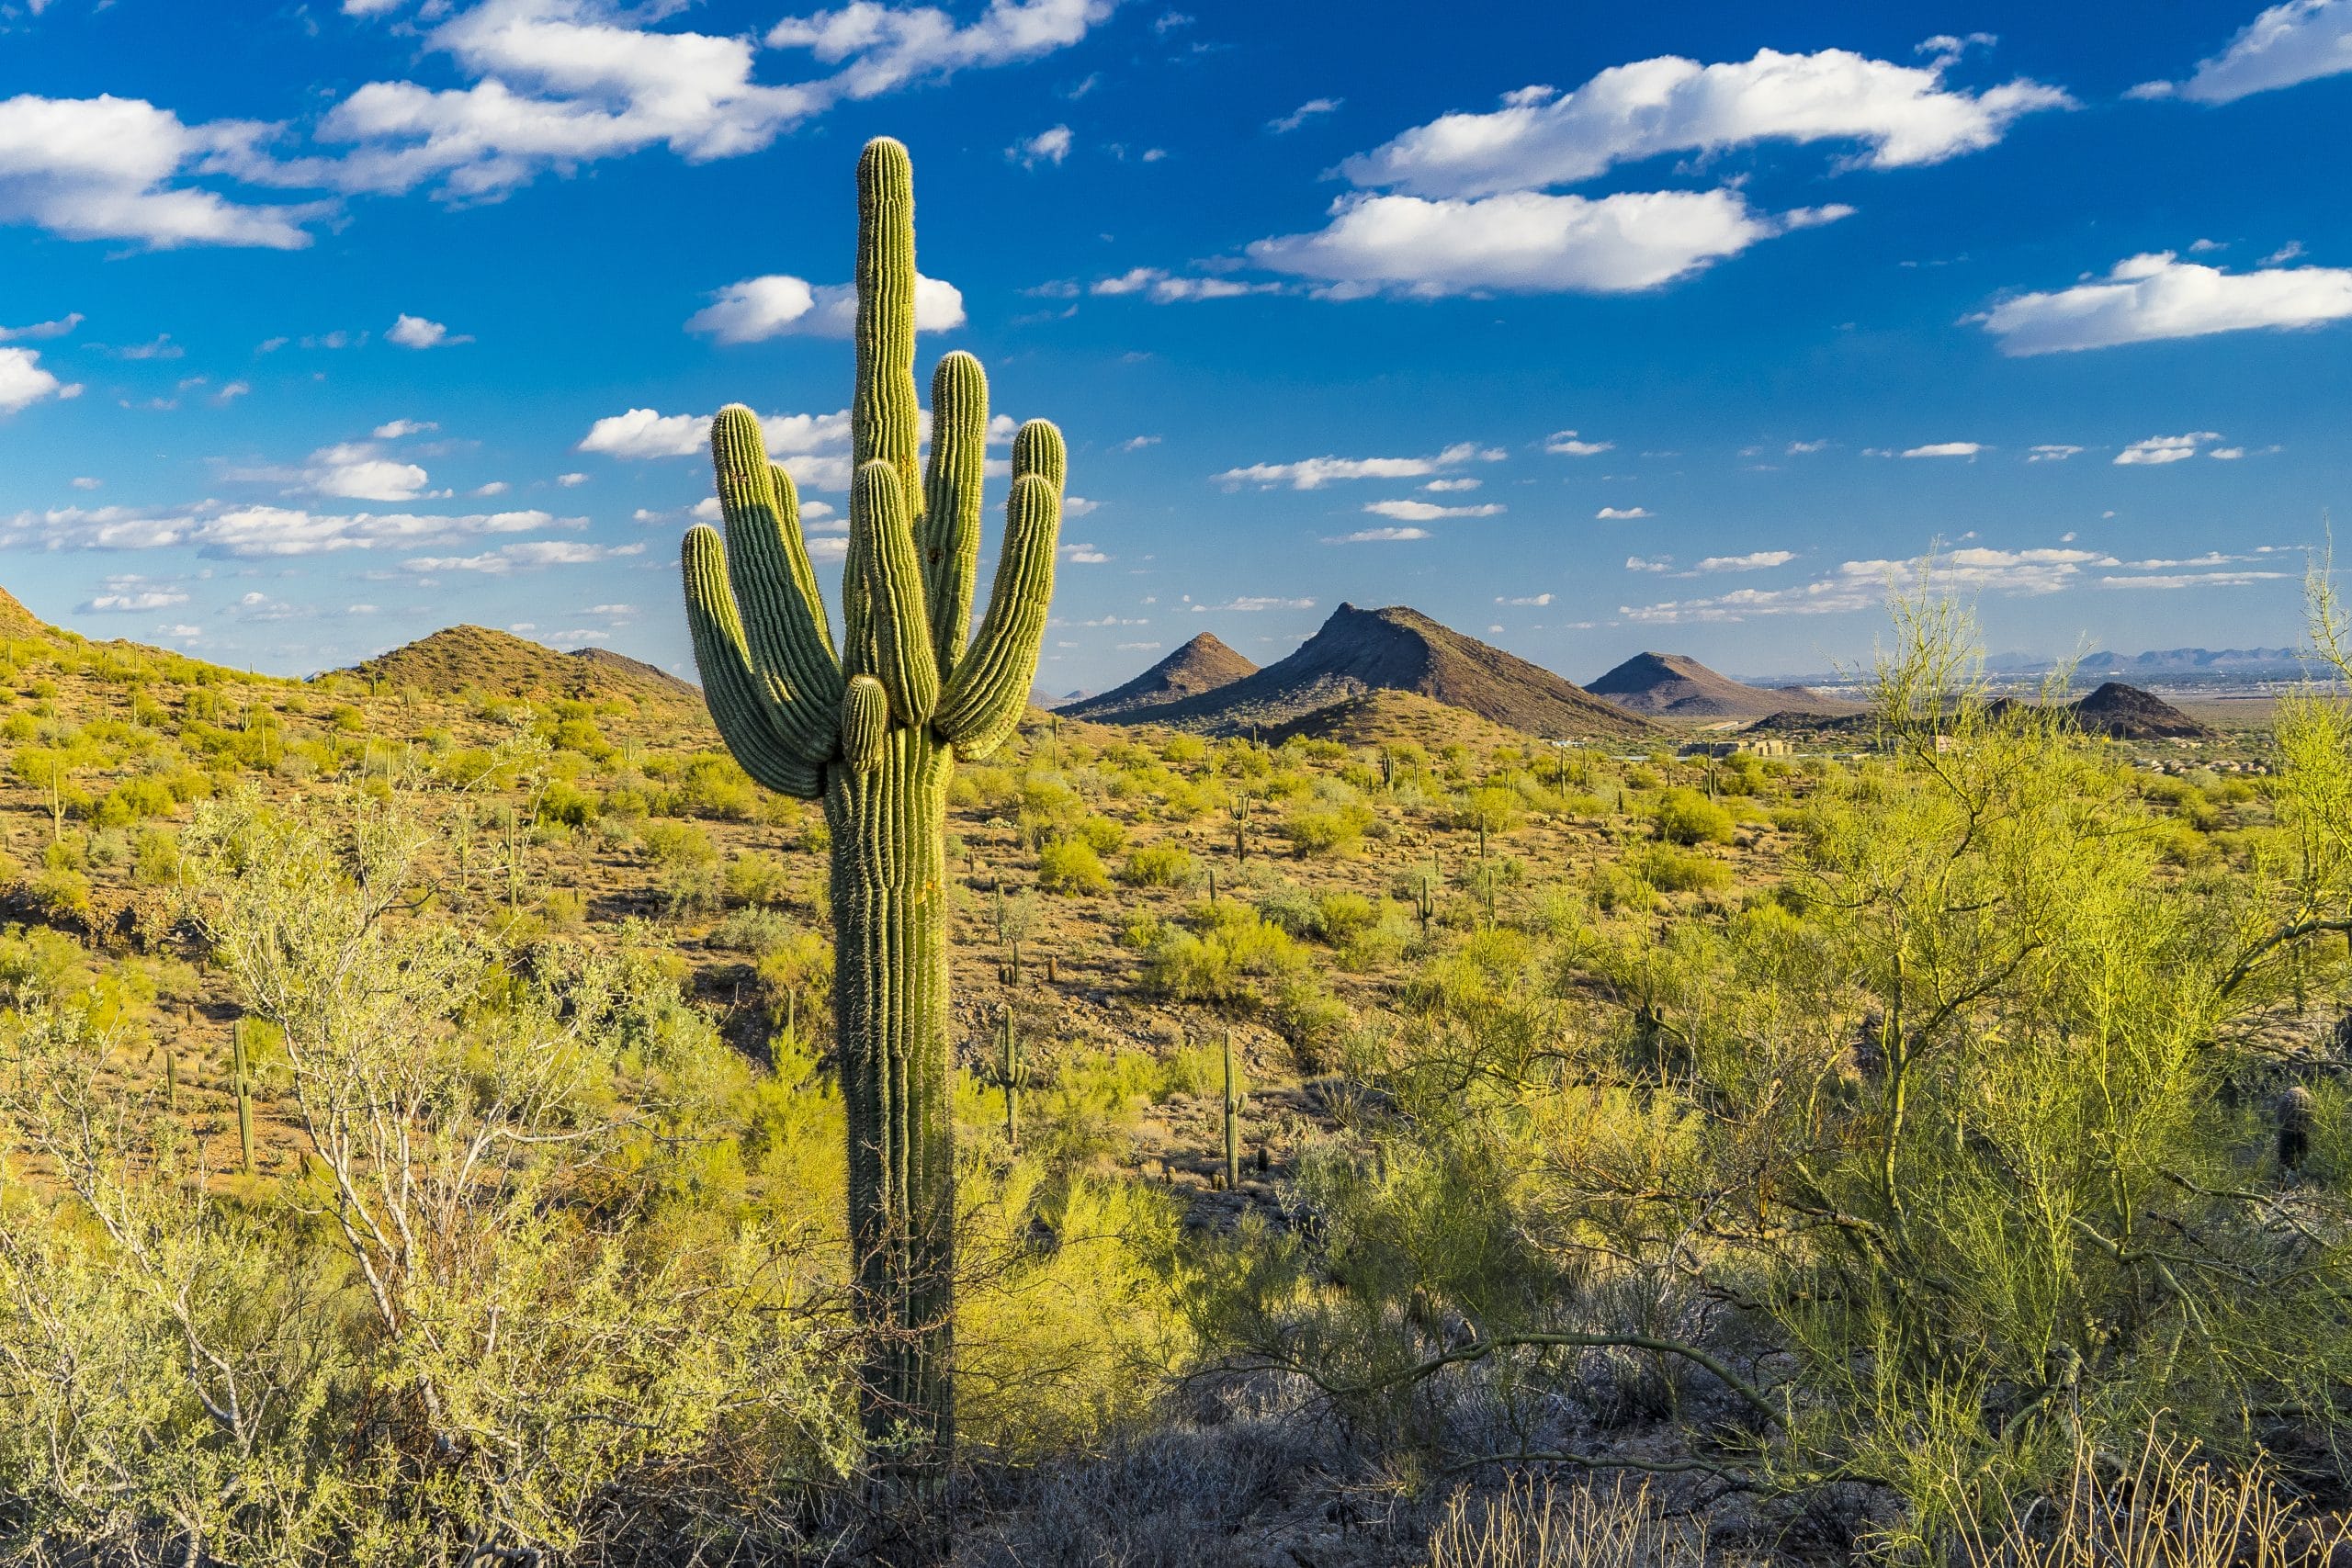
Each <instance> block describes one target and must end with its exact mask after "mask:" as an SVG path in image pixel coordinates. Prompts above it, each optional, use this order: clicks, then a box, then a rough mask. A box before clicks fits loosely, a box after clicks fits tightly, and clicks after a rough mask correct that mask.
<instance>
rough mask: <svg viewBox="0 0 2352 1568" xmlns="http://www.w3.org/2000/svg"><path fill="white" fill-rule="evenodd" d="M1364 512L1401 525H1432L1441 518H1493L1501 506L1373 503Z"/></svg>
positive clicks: (1493, 504) (1491, 504) (1490, 502)
mask: <svg viewBox="0 0 2352 1568" xmlns="http://www.w3.org/2000/svg"><path fill="white" fill-rule="evenodd" d="M1364 510H1365V511H1366V512H1369V513H1372V514H1373V515H1374V516H1375V517H1394V518H1396V519H1397V521H1399V522H1402V523H1434V522H1436V521H1437V520H1438V519H1439V518H1441V517H1493V516H1496V515H1498V513H1501V511H1502V504H1501V503H1500V502H1492V501H1489V502H1484V503H1483V504H1481V505H1477V506H1440V505H1439V504H1438V503H1437V502H1433V501H1374V502H1368V503H1366V505H1365V506H1364Z"/></svg>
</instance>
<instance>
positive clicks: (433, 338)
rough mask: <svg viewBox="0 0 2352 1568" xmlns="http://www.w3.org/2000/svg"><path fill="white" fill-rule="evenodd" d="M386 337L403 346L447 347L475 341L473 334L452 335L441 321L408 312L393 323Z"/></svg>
mask: <svg viewBox="0 0 2352 1568" xmlns="http://www.w3.org/2000/svg"><path fill="white" fill-rule="evenodd" d="M384 337H385V339H386V340H387V341H389V342H391V343H396V344H400V345H401V347H402V348H446V347H449V346H452V345H454V344H461V343H471V342H473V341H474V340H473V338H472V337H471V335H469V334H464V333H461V334H459V335H458V336H457V337H451V336H450V335H449V329H448V328H447V327H445V326H443V325H442V324H441V323H440V322H438V321H426V320H425V319H424V317H423V316H412V315H408V314H406V313H403V314H402V315H401V318H400V320H398V321H394V322H393V323H392V330H391V331H390V332H388V333H385V334H384Z"/></svg>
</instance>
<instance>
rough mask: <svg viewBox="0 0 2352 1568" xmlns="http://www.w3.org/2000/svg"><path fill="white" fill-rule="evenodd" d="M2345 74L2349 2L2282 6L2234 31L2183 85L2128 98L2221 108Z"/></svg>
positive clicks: (2350, 59) (2351, 51)
mask: <svg viewBox="0 0 2352 1568" xmlns="http://www.w3.org/2000/svg"><path fill="white" fill-rule="evenodd" d="M2346 71H2352V0H2287V3H2286V4H2285V5H2280V6H2271V7H2270V8H2269V9H2267V10H2266V11H2264V12H2263V13H2262V14H2261V15H2260V16H2258V17H2255V19H2254V20H2253V21H2251V22H2248V23H2247V24H2246V25H2245V27H2244V28H2240V29H2239V30H2238V34H2237V36H2236V37H2235V38H2233V39H2230V41H2229V44H2228V46H2227V47H2225V48H2224V49H2223V50H2222V52H2221V53H2219V54H2217V55H2215V56H2213V57H2212V58H2211V59H2210V60H2205V61H2200V62H2198V66H2197V69H2196V71H2195V72H2194V73H2191V74H2190V76H2189V78H2188V81H2186V82H2181V83H2177V84H2175V83H2170V82H2148V83H2143V84H2142V85H2140V86H2138V87H2135V88H2133V89H2132V95H2133V96H2137V97H2147V98H2154V97H2170V96H2175V95H2178V96H2181V97H2184V98H2190V99H2194V100H2195V101H2196V102H2199V103H2204V104H2226V103H2232V102H2234V101H2235V100H2237V99H2239V98H2243V97H2245V96H2247V95H2248V94H2251V93H2267V92H2269V91H2271V90H2273V89H2274V88H2278V87H2291V86H2294V85H2296V84H2297V83H2299V82H2310V81H2315V80H2317V79H2318V78H2319V77H2322V76H2335V75H2340V74H2341V73H2344V72H2346Z"/></svg>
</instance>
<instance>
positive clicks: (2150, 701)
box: [2074, 681, 2213, 740]
mask: <svg viewBox="0 0 2352 1568" xmlns="http://www.w3.org/2000/svg"><path fill="white" fill-rule="evenodd" d="M2074 708H2075V723H2077V724H2079V725H2081V726H2082V727H2083V728H2084V729H2086V731H2088V732H2089V733H2091V734H2093V735H2108V736H2112V737H2114V738H2115V739H2118V740H2208V739H2212V735H2213V732H2212V731H2211V729H2209V728H2206V727H2205V726H2203V725H2201V724H2199V723H2198V722H2197V721H2196V720H2195V719H2193V718H2191V717H2189V716H2188V715H2187V714H2185V713H2183V712H2181V711H2180V710H2179V709H2178V708H2177V707H2175V706H2173V705H2171V704H2170V703H2168V702H2165V700H2164V699H2163V698H2161V697H2157V696H2153V695H2151V694H2148V693H2146V692H2143V691H2142V690H2140V688H2139V687H2137V686H2127V685H2125V684H2124V683H2123V682H2120V681H2109V682H2107V683H2106V684H2105V685H2102V686H2100V687H2099V688H2098V690H2097V691H2095V692H2093V693H2091V694H2090V695H2088V696H2086V697H2085V698H2083V699H2082V700H2081V701H2079V702H2077V703H2075V705H2074Z"/></svg>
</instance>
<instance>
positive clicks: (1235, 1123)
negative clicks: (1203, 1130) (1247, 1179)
mask: <svg viewBox="0 0 2352 1568" xmlns="http://www.w3.org/2000/svg"><path fill="white" fill-rule="evenodd" d="M1249 1104H1250V1097H1249V1096H1248V1095H1247V1094H1245V1093H1243V1092H1242V1089H1241V1084H1240V1075H1239V1072H1238V1069H1237V1068H1236V1067H1235V1066H1234V1063H1233V1031H1232V1030H1231V1029H1229V1028H1228V1029H1227V1031H1226V1032H1225V1104H1224V1115H1225V1190H1227V1191H1228V1192H1231V1191H1235V1190H1238V1189H1239V1188H1240V1186H1241V1112H1242V1111H1244V1110H1245V1109H1247V1108H1248V1106H1249Z"/></svg>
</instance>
